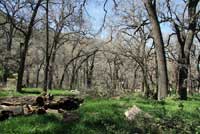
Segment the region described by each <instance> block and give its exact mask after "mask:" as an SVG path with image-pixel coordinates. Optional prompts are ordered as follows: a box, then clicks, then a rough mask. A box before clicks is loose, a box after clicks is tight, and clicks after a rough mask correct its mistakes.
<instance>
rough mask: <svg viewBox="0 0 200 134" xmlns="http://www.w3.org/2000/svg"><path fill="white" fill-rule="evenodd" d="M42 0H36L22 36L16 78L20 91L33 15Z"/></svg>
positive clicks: (35, 13) (33, 21)
mask: <svg viewBox="0 0 200 134" xmlns="http://www.w3.org/2000/svg"><path fill="white" fill-rule="evenodd" d="M41 2H42V0H38V2H37V4H36V6H35V8H34V10H33V14H32V17H31V21H30V23H29V25H28V31H27V33H26V34H25V38H24V43H23V45H24V48H23V50H22V52H21V56H20V63H19V69H18V79H17V91H18V92H21V91H22V84H23V75H24V65H25V61H26V54H27V52H28V46H29V40H30V38H31V35H32V31H33V26H34V23H35V17H36V15H37V11H38V9H39V6H40V4H41Z"/></svg>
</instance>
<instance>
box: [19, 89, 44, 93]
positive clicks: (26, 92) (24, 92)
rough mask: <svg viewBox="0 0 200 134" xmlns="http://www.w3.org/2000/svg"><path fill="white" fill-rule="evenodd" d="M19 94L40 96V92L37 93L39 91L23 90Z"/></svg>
mask: <svg viewBox="0 0 200 134" xmlns="http://www.w3.org/2000/svg"><path fill="white" fill-rule="evenodd" d="M20 93H22V94H41V92H39V91H25V90H23V91H21V92H20Z"/></svg>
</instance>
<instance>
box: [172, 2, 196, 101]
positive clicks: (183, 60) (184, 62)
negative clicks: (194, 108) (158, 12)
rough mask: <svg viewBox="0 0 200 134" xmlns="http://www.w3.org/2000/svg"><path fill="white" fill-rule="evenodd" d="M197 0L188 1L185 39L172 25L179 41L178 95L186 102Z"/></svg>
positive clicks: (176, 26)
mask: <svg viewBox="0 0 200 134" xmlns="http://www.w3.org/2000/svg"><path fill="white" fill-rule="evenodd" d="M198 2H199V0H189V1H188V18H189V20H188V22H189V26H188V31H187V34H186V36H185V38H181V32H182V31H181V30H182V29H179V26H178V25H177V24H176V23H174V27H175V30H176V34H177V38H178V41H179V48H178V51H179V52H178V53H179V60H178V63H179V78H178V80H179V82H178V93H179V97H180V99H181V100H187V79H188V69H189V65H190V50H191V46H192V44H193V39H194V35H195V31H196V23H197V14H196V8H197V5H198Z"/></svg>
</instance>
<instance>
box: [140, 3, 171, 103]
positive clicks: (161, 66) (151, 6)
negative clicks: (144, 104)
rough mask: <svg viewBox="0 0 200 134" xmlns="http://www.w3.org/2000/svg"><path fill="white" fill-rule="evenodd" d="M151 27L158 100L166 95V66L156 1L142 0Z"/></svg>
mask: <svg viewBox="0 0 200 134" xmlns="http://www.w3.org/2000/svg"><path fill="white" fill-rule="evenodd" d="M143 2H144V5H145V7H146V10H147V12H148V15H149V19H150V21H151V25H152V36H153V39H154V42H155V48H156V54H157V62H158V77H159V78H158V100H161V99H164V98H165V97H166V96H167V94H168V75H167V64H166V58H165V51H164V42H163V37H162V33H161V29H160V25H159V21H158V17H157V13H156V1H154V3H152V1H151V0H143Z"/></svg>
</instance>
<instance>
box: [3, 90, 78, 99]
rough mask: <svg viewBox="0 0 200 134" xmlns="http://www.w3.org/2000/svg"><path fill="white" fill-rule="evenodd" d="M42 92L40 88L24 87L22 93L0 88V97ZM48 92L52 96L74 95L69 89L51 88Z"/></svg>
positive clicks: (31, 94) (35, 94) (34, 94)
mask: <svg viewBox="0 0 200 134" xmlns="http://www.w3.org/2000/svg"><path fill="white" fill-rule="evenodd" d="M42 92H43V90H42V88H24V89H23V90H22V93H19V92H16V91H15V90H13V89H6V90H0V98H2V97H16V96H38V95H40V94H41V93H42ZM48 93H50V94H53V95H54V96H69V95H74V93H72V92H70V91H69V90H61V89H52V90H49V91H48Z"/></svg>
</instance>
